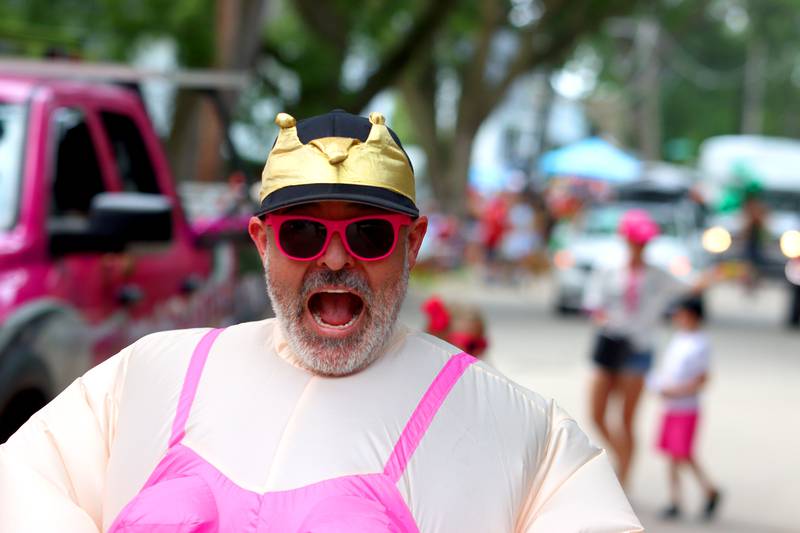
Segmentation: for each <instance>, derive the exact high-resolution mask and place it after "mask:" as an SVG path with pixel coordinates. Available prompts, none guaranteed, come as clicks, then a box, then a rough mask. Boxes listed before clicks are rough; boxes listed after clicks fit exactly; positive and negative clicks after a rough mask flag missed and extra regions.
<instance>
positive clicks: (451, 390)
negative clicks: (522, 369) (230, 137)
mask: <svg viewBox="0 0 800 533" xmlns="http://www.w3.org/2000/svg"><path fill="white" fill-rule="evenodd" d="M276 122H277V124H278V126H279V127H280V132H279V134H278V138H277V140H276V142H275V145H274V146H273V148H272V150H271V152H270V155H269V157H268V159H267V163H266V166H265V168H264V172H263V176H262V187H261V194H260V199H261V205H260V209H259V210H258V212H257V213H256V214H255V216H254V217H253V218H252V219H251V220H250V224H249V233H250V236H251V238H252V240H253V242H254V243H255V245H256V247H257V249H258V252H259V254H260V256H261V258H262V261H263V264H264V271H265V278H266V283H267V292H268V293H269V297H270V298H271V300H272V304H273V308H274V310H275V314H276V317H275V318H274V319H268V320H263V321H258V322H251V323H243V324H236V325H233V326H230V327H228V328H225V329H198V330H181V331H171V332H163V333H158V334H154V335H150V336H147V337H144V338H142V339H140V340H139V341H137V342H136V343H134V344H132V345H131V346H129V347H128V348H126V349H125V350H123V351H122V352H120V353H119V354H117V355H115V356H114V357H112V358H111V359H109V360H107V361H106V362H104V363H102V364H101V365H99V366H97V367H96V368H94V369H92V370H91V371H89V372H88V373H87V374H85V375H84V376H83V377H82V378H80V379H79V380H77V381H76V382H75V383H73V385H71V386H70V387H69V388H68V389H67V390H65V391H64V393H62V394H61V395H60V396H59V397H58V398H56V399H55V400H54V401H53V402H51V403H50V404H49V405H48V406H46V407H45V408H44V409H43V410H42V411H40V412H39V413H37V414H36V415H34V416H33V417H32V418H31V420H30V421H28V422H27V423H26V424H25V425H24V426H23V427H22V428H21V429H20V430H19V431H18V432H17V433H16V434H14V435H13V436H12V437H11V439H9V441H8V442H7V443H6V444H3V445H2V446H0V531H14V532H28V531H30V532H33V531H36V532H38V531H60V532H76V533H90V532H91V533H95V532H98V531H108V532H111V533H122V532H172V533H176V532H178V531H180V532H189V533H211V532H254V533H256V532H262V533H266V532H270V533H293V532H298V533H306V532H314V533H334V532H350V531H352V532H370V533H378V532H417V531H424V532H459V533H464V532H502V531H507V532H511V531H514V532H533V531H536V532H542V533H555V532H558V533H565V532H577V531H604V532H623V531H641V530H642V529H641V525H640V524H639V521H638V520H637V518H636V516H635V515H634V514H633V512H632V510H631V508H630V506H629V504H628V501H627V500H626V498H625V495H624V493H623V492H622V490H621V488H620V486H619V483H618V482H617V481H616V479H615V477H614V474H613V471H612V469H611V467H610V465H609V463H608V460H607V458H606V455H605V452H604V451H603V450H601V449H599V448H597V447H595V446H594V445H593V444H592V443H591V442H590V441H589V440H588V439H587V437H586V436H585V435H584V434H583V432H582V431H581V430H580V429H579V428H578V426H577V424H576V423H575V421H574V420H573V419H572V418H570V417H569V416H568V415H567V414H566V413H564V412H563V411H562V410H560V409H559V408H558V407H557V406H556V405H555V403H554V402H553V401H552V400H547V399H544V398H542V397H541V396H539V395H538V394H536V393H534V392H531V391H529V390H527V389H525V388H523V387H521V386H519V385H517V384H516V383H514V382H512V381H510V380H509V379H507V378H506V377H504V376H503V375H502V374H500V373H499V372H497V371H496V370H494V369H492V368H491V367H489V366H487V365H486V364H484V363H481V362H478V361H476V360H475V359H474V358H473V357H472V356H470V355H469V354H466V353H463V352H460V350H458V349H457V348H455V347H454V346H452V345H450V344H448V343H446V342H445V341H442V340H440V339H437V338H434V337H432V336H429V335H426V334H424V333H420V332H416V331H412V330H411V329H409V328H407V327H405V326H403V325H402V324H399V323H398V321H397V315H398V311H399V309H400V306H401V304H402V301H403V298H404V297H405V294H406V289H407V284H408V274H409V271H410V269H411V268H412V267H413V266H414V263H415V261H416V257H417V253H418V251H419V248H420V245H421V243H422V240H423V238H424V236H425V231H426V228H427V220H426V218H425V217H424V216H421V215H420V214H419V211H418V209H417V206H416V199H415V185H414V173H413V169H412V166H411V163H410V161H409V159H408V157H407V155H406V153H405V151H404V150H403V148H402V145H401V144H400V141H399V139H398V138H397V136H396V134H395V133H394V132H393V131H391V130H390V129H389V128H388V127H387V126H386V125H385V123H384V122H385V121H384V118H383V116H382V115H380V114H379V113H373V114H371V115H370V116H369V119H367V118H364V117H359V116H355V115H351V114H349V113H346V112H343V111H333V112H331V113H327V114H325V115H321V116H317V117H312V118H309V119H306V120H304V121H301V122H296V121H295V119H294V118H293V117H291V116H289V115H287V114H284V113H281V114H279V115H278V117H277V118H276Z"/></svg>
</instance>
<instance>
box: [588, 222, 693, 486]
mask: <svg viewBox="0 0 800 533" xmlns="http://www.w3.org/2000/svg"><path fill="white" fill-rule="evenodd" d="M619 232H620V234H621V235H622V236H623V237H624V238H625V240H626V241H627V244H628V252H629V253H628V259H627V261H626V263H625V264H624V265H622V266H621V267H617V268H612V269H607V270H602V271H598V272H597V273H596V275H595V276H594V277H593V279H592V280H591V281H590V283H589V286H588V287H587V289H586V295H585V300H584V307H585V308H586V310H587V311H589V312H590V313H591V316H592V319H593V321H594V322H595V324H596V325H597V326H598V337H597V338H598V344H597V346H596V349H595V355H594V357H593V359H594V362H595V371H594V374H593V377H592V384H591V393H590V401H591V413H592V419H593V421H594V423H595V425H596V426H597V429H598V430H599V432H600V434H601V435H602V436H603V438H604V439H605V440H606V442H607V443H608V445H609V447H610V449H611V452H612V455H613V456H614V457H615V458H616V463H617V475H618V476H619V480H620V482H621V483H622V484H623V486H624V485H625V482H626V481H627V477H628V472H629V469H630V465H631V459H632V457H633V451H634V436H633V421H634V415H635V414H636V408H637V406H638V404H639V398H640V396H641V392H642V389H643V386H644V378H645V375H646V374H647V372H648V370H649V369H650V367H651V366H652V360H653V338H654V334H655V330H656V327H657V326H658V322H659V320H660V319H661V317H662V316H663V314H664V312H665V310H666V308H667V306H668V304H669V303H670V302H671V301H672V300H674V299H675V298H676V297H677V296H679V295H680V294H681V293H683V292H690V291H692V292H694V291H698V292H699V291H700V290H702V288H703V287H705V286H706V285H707V284H708V283H707V276H704V277H703V279H702V280H701V281H700V282H699V283H698V284H697V285H695V286H694V287H690V286H688V285H686V284H684V283H683V282H681V281H680V280H678V279H677V278H675V277H674V276H672V275H671V274H669V273H668V272H665V271H664V270H662V269H660V268H658V267H656V266H654V265H650V264H648V263H646V262H645V259H644V250H645V247H646V246H647V243H648V242H650V240H651V239H653V238H654V237H656V236H657V235H658V234H659V227H658V224H657V223H656V222H655V221H654V220H653V219H652V218H651V217H650V215H649V214H648V213H647V212H646V211H643V210H639V209H632V210H630V211H628V212H626V213H625V215H624V216H623V217H622V219H621V221H620V225H619ZM609 339H611V340H609ZM609 350H610V351H612V352H614V353H611V354H610V355H612V357H606V356H604V354H605V352H607V351H609ZM601 352H602V353H601ZM623 352H624V353H623ZM612 397H617V398H619V400H620V401H619V402H615V403H613V404H612V405H614V406H616V405H620V406H621V413H620V415H621V423H619V424H616V425H613V426H612V425H609V424H608V421H607V411H608V407H609V399H610V398H612Z"/></svg>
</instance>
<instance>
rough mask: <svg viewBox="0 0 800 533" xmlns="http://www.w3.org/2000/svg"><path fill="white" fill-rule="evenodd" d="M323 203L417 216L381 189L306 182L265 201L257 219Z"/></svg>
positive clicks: (407, 203)
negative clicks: (366, 207) (277, 212)
mask: <svg viewBox="0 0 800 533" xmlns="http://www.w3.org/2000/svg"><path fill="white" fill-rule="evenodd" d="M326 200H327V201H330V200H339V201H345V202H356V203H359V204H365V205H371V206H374V207H379V208H381V209H387V210H389V211H394V212H396V213H402V214H404V215H409V216H411V217H413V218H417V217H419V209H417V206H416V205H414V202H412V201H411V199H409V198H408V197H406V196H403V195H402V194H399V193H396V192H394V191H390V190H389V189H384V188H382V187H374V186H371V185H353V184H347V183H309V184H308V185H292V186H289V187H283V188H282V189H278V190H277V191H274V192H272V193H271V194H269V195H268V196H267V197H266V198H264V200H263V201H262V202H261V208H260V209H259V210H258V211H257V212H256V216H261V215H265V214H267V213H271V212H272V211H276V210H278V209H283V208H286V207H293V206H296V205H301V204H307V203H311V202H324V201H326Z"/></svg>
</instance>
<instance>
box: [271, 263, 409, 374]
mask: <svg viewBox="0 0 800 533" xmlns="http://www.w3.org/2000/svg"><path fill="white" fill-rule="evenodd" d="M406 254H407V251H406V253H404V259H403V271H402V273H401V276H400V279H398V280H397V281H396V282H394V283H389V284H387V285H386V286H385V287H383V288H381V289H379V290H378V291H377V292H375V291H373V290H372V289H371V288H370V286H369V284H368V283H367V280H366V278H365V277H364V276H363V275H362V274H359V273H357V272H355V271H352V270H337V271H333V270H316V271H312V272H310V273H309V274H308V275H307V276H306V277H305V279H304V280H303V286H302V289H301V293H300V294H290V293H289V291H288V290H287V288H286V287H285V286H282V285H281V284H280V283H279V282H278V281H277V280H276V279H274V278H273V277H272V273H271V272H270V268H269V261H265V265H264V270H265V272H266V275H265V278H266V282H267V294H269V297H270V300H272V305H273V309H274V311H275V316H276V317H277V318H278V323H279V324H280V326H281V328H282V329H283V333H284V335H285V337H286V341H287V342H288V344H289V347H290V348H291V349H292V351H293V352H294V355H295V356H296V358H297V362H298V363H299V364H300V365H301V366H302V367H304V368H305V369H306V370H308V371H310V372H313V373H314V374H320V375H323V376H345V375H348V374H352V373H354V372H358V371H359V370H361V369H363V368H366V367H367V366H368V365H370V364H371V363H372V362H373V361H375V360H376V359H377V358H378V357H379V356H380V355H381V353H383V350H384V348H385V346H386V343H388V342H389V340H390V339H391V337H392V334H393V332H394V327H395V324H396V322H397V315H398V314H399V312H400V306H401V305H402V303H403V299H404V298H405V295H406V290H407V288H408V274H409V268H408V262H407V261H406V260H405V259H406V258H405V255H406ZM330 285H336V286H342V287H348V288H351V289H353V290H354V291H356V292H358V294H360V295H361V296H362V297H363V298H364V308H363V309H362V311H361V312H362V314H363V315H364V316H362V317H360V318H359V320H360V321H361V325H360V326H359V329H358V330H357V331H355V332H354V333H353V334H352V335H349V336H347V337H343V338H330V337H326V336H323V335H319V334H317V333H316V332H315V331H310V330H309V329H308V328H306V327H305V326H304V322H303V316H304V314H305V311H306V310H305V302H306V301H307V300H308V297H309V296H310V295H311V294H312V293H313V292H314V291H316V290H318V289H320V288H322V287H325V286H330Z"/></svg>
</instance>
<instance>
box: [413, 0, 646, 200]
mask: <svg viewBox="0 0 800 533" xmlns="http://www.w3.org/2000/svg"><path fill="white" fill-rule="evenodd" d="M635 3H636V2H635V0H610V1H609V0H588V1H584V2H579V3H576V2H567V1H562V0H548V1H542V2H535V1H528V0H513V1H511V2H502V1H493V0H482V1H471V2H462V3H460V4H459V9H458V11H457V12H456V13H455V14H454V16H453V17H451V18H450V19H449V21H448V24H447V26H446V27H445V28H443V31H442V35H441V37H440V38H439V39H438V41H437V43H436V44H437V46H436V47H435V49H434V50H433V53H431V54H426V55H425V56H423V57H420V58H419V60H418V61H417V62H416V63H415V65H414V68H413V69H412V70H411V71H410V72H409V75H408V76H406V77H404V78H403V80H402V82H401V90H402V94H403V97H404V99H405V101H406V103H407V105H408V109H409V111H410V112H411V116H412V119H413V122H414V123H415V124H416V125H417V128H418V138H419V140H420V141H421V144H422V146H423V147H424V149H425V153H426V156H427V165H428V172H429V175H430V176H431V177H432V183H431V185H432V188H433V191H434V193H435V196H436V198H437V199H438V200H439V201H440V204H441V205H442V206H443V207H445V208H447V209H449V210H452V211H456V212H458V211H460V210H462V209H463V208H464V206H466V201H465V194H466V183H467V173H468V170H469V164H470V158H471V157H470V156H471V153H472V145H473V142H474V140H475V136H476V134H477V132H478V129H479V128H480V126H481V124H482V123H483V121H484V120H485V119H486V118H487V117H488V116H489V114H490V113H491V112H492V111H493V110H494V109H495V108H496V107H497V105H498V104H499V103H500V102H501V100H502V99H503V98H504V96H505V95H506V93H507V92H508V89H509V88H510V87H511V85H512V84H513V83H514V82H515V81H516V80H517V79H519V77H520V76H522V75H525V74H528V73H530V72H532V71H533V70H535V69H549V68H552V67H554V66H558V65H560V64H561V63H562V62H563V61H564V60H565V59H566V58H567V57H568V55H569V53H570V51H571V50H572V48H573V47H574V46H575V45H576V44H577V43H578V42H579V40H580V39H582V38H584V37H586V36H587V35H588V34H591V33H593V32H594V31H596V30H597V29H598V28H599V27H600V26H601V24H602V22H603V21H604V20H605V19H606V18H607V17H609V16H611V15H614V14H621V13H624V12H626V11H627V10H629V9H630V8H632V6H633V5H634V4H635ZM448 100H455V101H451V102H448ZM442 108H444V109H445V112H442V111H441V110H442Z"/></svg>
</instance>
